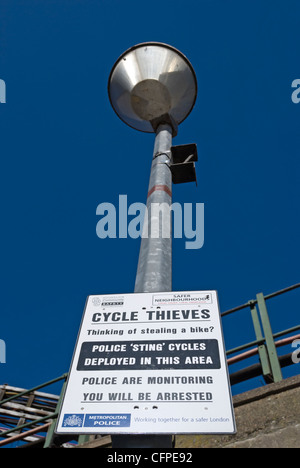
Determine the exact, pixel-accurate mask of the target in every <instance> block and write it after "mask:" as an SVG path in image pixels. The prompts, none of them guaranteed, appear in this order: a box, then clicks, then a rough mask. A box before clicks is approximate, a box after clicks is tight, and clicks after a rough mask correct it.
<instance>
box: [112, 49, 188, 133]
mask: <svg viewBox="0 0 300 468" xmlns="http://www.w3.org/2000/svg"><path fill="white" fill-rule="evenodd" d="M108 94H109V99H110V102H111V105H112V107H113V109H114V110H115V112H116V113H117V115H118V116H119V117H120V119H121V120H123V121H124V122H125V123H126V124H127V125H129V126H130V127H133V128H135V129H136V130H140V131H142V132H148V133H152V132H154V131H155V130H154V128H153V125H152V123H151V122H153V121H155V120H157V119H159V118H160V117H161V116H163V115H169V116H170V117H171V118H172V119H174V120H175V122H176V123H177V124H180V123H181V122H182V121H183V120H184V119H185V118H186V117H187V116H188V115H189V113H190V112H191V110H192V109H193V107H194V104H195V101H196V97H197V80H196V75H195V72H194V70H193V67H192V66H191V64H190V62H189V61H188V60H187V58H186V57H185V56H184V55H183V54H182V53H181V52H179V51H178V50H177V49H175V48H174V47H171V46H169V45H166V44H161V43H157V42H147V43H143V44H138V45H136V46H134V47H132V48H131V49H129V50H127V51H126V52H124V54H122V55H121V57H119V59H118V60H117V62H116V63H115V65H114V66H113V69H112V71H111V73H110V77H109V82H108Z"/></svg>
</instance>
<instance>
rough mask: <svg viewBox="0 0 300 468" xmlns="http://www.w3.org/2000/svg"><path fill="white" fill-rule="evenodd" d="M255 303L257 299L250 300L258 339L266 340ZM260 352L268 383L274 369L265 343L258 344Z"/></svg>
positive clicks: (263, 370) (264, 374) (263, 371)
mask: <svg viewBox="0 0 300 468" xmlns="http://www.w3.org/2000/svg"><path fill="white" fill-rule="evenodd" d="M255 304H256V303H255V301H250V302H249V305H250V309H251V316H252V321H253V326H254V330H255V335H256V339H257V341H262V340H264V336H263V332H262V329H261V325H260V321H259V316H258V312H257V308H256V305H255ZM258 354H259V359H260V363H261V367H262V373H263V377H264V380H265V382H266V383H270V382H271V379H272V371H271V367H270V362H269V358H268V352H267V349H266V345H265V343H263V344H261V345H260V346H258Z"/></svg>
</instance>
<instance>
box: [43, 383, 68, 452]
mask: <svg viewBox="0 0 300 468" xmlns="http://www.w3.org/2000/svg"><path fill="white" fill-rule="evenodd" d="M66 385H67V379H65V381H64V383H63V386H62V389H61V392H60V396H59V400H58V402H57V405H56V410H55V412H56V413H57V414H59V412H60V409H61V405H62V401H63V397H64V394H65V389H66ZM56 421H57V417H56V418H55V419H53V421H52V423H51V426H50V427H49V429H48V431H47V435H46V438H45V443H44V447H43V448H44V449H45V448H51V445H52V442H53V439H54V431H55V427H56Z"/></svg>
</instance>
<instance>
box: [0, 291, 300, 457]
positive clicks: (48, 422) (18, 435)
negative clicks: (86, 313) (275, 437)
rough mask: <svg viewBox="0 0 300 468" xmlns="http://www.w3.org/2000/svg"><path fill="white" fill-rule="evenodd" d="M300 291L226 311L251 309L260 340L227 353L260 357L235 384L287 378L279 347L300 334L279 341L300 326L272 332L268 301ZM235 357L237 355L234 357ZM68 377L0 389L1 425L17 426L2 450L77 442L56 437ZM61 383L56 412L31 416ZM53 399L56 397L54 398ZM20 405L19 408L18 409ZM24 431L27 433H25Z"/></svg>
mask: <svg viewBox="0 0 300 468" xmlns="http://www.w3.org/2000/svg"><path fill="white" fill-rule="evenodd" d="M297 288H300V283H298V284H295V285H293V286H290V287H288V288H286V289H282V290H280V291H277V292H275V293H272V294H269V295H267V296H264V295H263V294H262V293H259V294H257V295H256V299H254V300H251V301H248V302H247V303H246V304H243V305H241V306H238V307H235V308H233V309H230V310H227V311H226V312H223V313H222V314H221V316H222V317H227V316H228V315H231V314H233V313H236V312H240V311H242V310H246V309H248V311H249V312H250V314H251V318H252V323H253V328H254V333H255V335H256V340H254V341H251V342H249V343H246V344H243V345H241V346H238V347H236V348H233V349H230V350H229V351H227V358H228V365H229V366H230V365H232V364H236V363H238V362H242V361H244V360H246V359H248V358H249V357H252V356H255V355H258V356H259V362H258V363H257V364H255V365H252V366H250V367H246V368H242V369H241V370H239V371H238V372H235V373H231V374H230V379H231V384H232V385H235V384H236V383H239V382H243V381H245V380H249V379H252V378H253V377H257V376H261V375H262V376H263V378H264V380H265V382H266V383H267V384H269V383H273V382H279V381H281V380H282V379H283V376H282V368H283V367H286V366H289V365H292V364H294V362H293V360H292V353H289V354H287V355H284V356H279V355H278V353H277V348H279V347H281V346H284V345H287V344H290V343H292V342H293V341H294V340H296V339H300V334H296V335H293V336H289V337H287V338H285V339H281V340H277V338H281V337H283V336H285V335H290V334H291V333H294V332H296V331H300V325H296V326H294V327H292V328H289V329H286V330H283V331H281V332H279V333H275V334H274V333H273V332H272V327H271V322H270V318H269V314H268V311H267V307H266V301H267V300H269V299H272V298H274V297H277V296H279V295H282V294H285V293H288V292H290V291H293V290H295V289H297ZM276 340H277V341H276ZM242 351H243V352H242ZM232 355H234V356H233V357H230V356H232ZM67 376H68V374H64V375H62V376H60V377H58V378H56V379H54V380H51V381H49V382H46V383H44V384H41V385H39V386H37V387H34V388H32V389H30V390H24V391H22V392H12V393H13V394H11V395H10V396H8V397H7V394H8V392H7V389H10V388H12V387H7V386H5V385H4V386H0V423H1V421H2V423H3V422H4V424H5V425H11V426H12V425H15V426H14V427H9V428H0V438H1V439H4V440H2V441H0V447H3V446H5V445H8V444H12V443H14V442H16V441H20V440H22V441H24V442H26V443H27V444H28V445H29V444H30V443H32V436H34V438H35V439H34V440H35V442H38V443H39V445H42V446H43V448H51V447H53V446H56V447H57V446H61V445H62V444H63V443H66V442H68V441H70V440H76V436H72V437H71V436H69V438H68V437H65V436H63V437H62V436H57V435H56V434H55V426H56V419H57V417H58V415H59V412H60V407H61V403H62V398H63V395H64V391H65V385H66V379H67ZM59 381H62V382H63V386H62V390H61V394H60V397H56V401H57V403H56V404H55V405H54V407H53V408H52V411H48V412H47V414H46V415H45V416H42V417H37V416H36V414H37V413H38V412H37V411H36V412H34V414H35V416H30V414H28V406H30V405H29V398H31V404H32V403H33V402H34V399H35V398H36V397H38V396H41V395H43V396H44V400H45V399H46V406H47V398H48V397H49V395H48V394H41V393H39V392H37V391H38V390H40V389H42V388H45V387H48V386H50V385H52V384H54V383H57V382H59ZM1 389H2V391H1ZM50 397H53V395H50ZM26 398H27V401H26V402H24V399H25V400H26ZM50 399H51V398H50ZM52 399H53V398H52ZM12 402H15V403H16V406H15V407H14V409H15V410H17V409H19V410H21V412H20V413H16V414H17V415H18V416H19V417H18V418H17V419H16V414H13V412H12V413H9V411H10V410H8V409H7V408H8V406H9V405H10V404H11V403H12ZM25 403H26V405H25ZM48 403H49V402H48ZM18 405H19V408H17V406H18ZM25 406H26V408H27V412H26V411H25V410H24V407H25ZM52 406H53V402H52ZM50 407H51V405H50ZM26 408H25V409H26ZM11 409H13V408H11ZM47 409H48V410H49V404H48V406H47ZM13 416H14V417H13ZM3 429H4V430H3ZM24 429H27V430H26V431H25V432H22V431H23V430H24ZM44 433H46V435H41V434H44ZM88 439H89V436H79V437H78V444H79V445H81V444H83V443H85V442H87V441H88ZM105 439H108V438H105ZM108 444H109V442H107V440H105V441H103V446H107V445H108Z"/></svg>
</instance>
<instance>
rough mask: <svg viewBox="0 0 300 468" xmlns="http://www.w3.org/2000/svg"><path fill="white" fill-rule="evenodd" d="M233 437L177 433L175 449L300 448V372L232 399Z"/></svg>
mask: <svg viewBox="0 0 300 468" xmlns="http://www.w3.org/2000/svg"><path fill="white" fill-rule="evenodd" d="M233 401H234V407H235V416H236V423H237V434H236V435H234V436H177V437H176V448H300V375H299V376H297V377H291V378H289V379H286V380H283V381H282V382H280V383H277V384H270V385H267V386H265V387H261V388H258V389H256V390H251V391H249V392H246V393H243V394H241V395H237V396H235V397H234V399H233Z"/></svg>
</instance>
